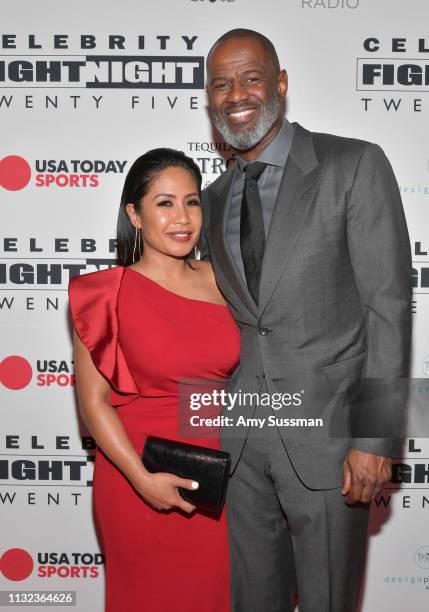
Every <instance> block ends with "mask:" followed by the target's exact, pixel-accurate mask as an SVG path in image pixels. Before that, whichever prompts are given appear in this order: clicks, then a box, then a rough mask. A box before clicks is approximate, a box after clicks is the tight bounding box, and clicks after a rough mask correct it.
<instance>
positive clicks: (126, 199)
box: [116, 148, 202, 266]
mask: <svg viewBox="0 0 429 612" xmlns="http://www.w3.org/2000/svg"><path fill="white" fill-rule="evenodd" d="M171 166H179V167H181V168H185V170H188V171H189V172H190V173H191V174H192V175H193V176H194V178H195V182H196V183H197V186H198V193H199V194H200V195H201V180H202V178H201V172H200V169H199V168H198V166H197V164H196V163H195V162H194V161H193V160H192V159H191V158H190V157H187V156H186V155H185V154H184V153H183V152H182V151H176V150H175V149H166V148H161V149H152V150H151V151H148V152H147V153H145V154H144V155H141V156H140V157H138V158H137V159H136V161H135V162H134V163H133V165H132V166H131V168H130V169H129V171H128V174H127V176H126V178H125V183H124V188H123V190H122V196H121V203H120V205H119V214H118V224H117V231H116V233H117V248H118V261H119V263H120V264H121V265H122V266H129V265H130V264H132V263H133V250H134V244H135V236H136V234H135V232H136V230H135V227H134V225H133V224H132V223H131V220H130V218H129V216H128V213H127V211H126V209H125V207H126V205H127V204H128V203H132V204H134V208H135V209H136V211H137V212H139V211H140V209H141V199H142V198H143V197H144V196H145V195H146V194H147V192H148V191H149V189H150V186H151V183H152V181H153V180H154V179H155V178H156V176H157V174H159V173H160V172H162V171H163V170H165V169H166V168H169V167H171ZM141 253H142V252H141V251H140V252H139V253H138V257H140V255H141ZM186 261H187V263H189V264H190V262H189V261H188V259H187V260H186Z"/></svg>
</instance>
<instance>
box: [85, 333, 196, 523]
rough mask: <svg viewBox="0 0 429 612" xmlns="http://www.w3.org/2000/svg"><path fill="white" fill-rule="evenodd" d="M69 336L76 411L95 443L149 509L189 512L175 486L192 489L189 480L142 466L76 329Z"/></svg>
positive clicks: (104, 382) (193, 486) (100, 376)
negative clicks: (72, 355)
mask: <svg viewBox="0 0 429 612" xmlns="http://www.w3.org/2000/svg"><path fill="white" fill-rule="evenodd" d="M73 338H74V365H75V375H76V389H77V395H78V400H79V411H80V414H81V416H82V419H83V420H84V422H85V424H86V426H87V427H88V430H89V431H90V433H91V435H92V436H93V437H94V439H95V441H96V443H97V445H98V446H99V447H100V448H101V449H102V450H103V452H104V453H105V454H106V455H107V456H108V457H109V459H111V460H112V461H113V463H114V464H115V465H116V466H117V467H118V468H119V469H120V470H121V472H122V473H123V474H124V475H125V476H126V478H128V480H129V481H130V483H131V484H132V485H133V487H134V488H135V489H136V491H137V492H138V493H139V494H140V495H141V496H142V497H143V498H144V499H145V501H146V502H148V503H149V504H150V505H151V506H152V507H153V508H155V509H157V510H168V509H170V508H172V507H174V506H176V507H178V508H181V509H182V510H184V511H185V512H192V511H193V510H194V509H195V507H194V506H192V505H191V504H189V503H188V502H186V501H185V500H184V499H183V498H182V497H181V495H180V494H179V492H178V490H177V487H179V486H180V487H183V488H185V489H190V490H194V489H195V488H197V487H195V485H193V484H192V483H193V481H192V480H187V479H184V478H179V477H178V476H175V475H174V474H166V473H158V474H151V473H150V472H148V471H147V470H146V469H145V467H144V466H143V463H142V461H141V458H140V457H139V455H138V453H137V451H136V449H135V448H134V446H133V445H132V443H131V440H130V439H129V437H128V434H127V432H126V431H125V428H124V426H123V425H122V422H121V420H120V419H119V417H118V415H117V414H116V411H115V409H114V408H113V407H112V406H111V405H110V404H109V401H108V398H109V392H110V389H111V388H110V385H109V383H108V382H107V380H106V379H105V378H104V377H103V376H102V374H100V372H99V371H98V370H97V368H96V367H95V365H94V363H93V361H92V359H91V355H90V353H89V351H88V349H87V348H86V346H85V345H84V343H83V342H82V340H81V339H80V338H79V335H78V334H77V333H76V331H74V334H73Z"/></svg>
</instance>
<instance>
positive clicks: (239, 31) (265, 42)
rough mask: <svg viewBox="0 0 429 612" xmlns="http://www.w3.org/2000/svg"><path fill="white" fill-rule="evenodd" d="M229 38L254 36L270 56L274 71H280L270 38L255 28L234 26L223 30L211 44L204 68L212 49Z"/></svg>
mask: <svg viewBox="0 0 429 612" xmlns="http://www.w3.org/2000/svg"><path fill="white" fill-rule="evenodd" d="M231 38H256V39H257V40H259V42H260V43H261V45H262V46H263V47H264V48H265V50H266V51H267V53H268V55H269V56H270V59H271V62H272V65H273V68H274V71H275V72H276V73H278V72H280V62H279V58H278V56H277V51H276V50H275V48H274V45H273V43H272V42H271V40H269V39H268V38H267V37H266V36H264V35H263V34H261V33H260V32H256V31H255V30H248V29H247V28H235V29H234V30H229V31H228V32H225V34H222V36H221V37H220V38H218V39H217V41H216V42H215V43H214V44H213V45H212V47H211V49H210V51H209V52H208V54H207V59H206V68H207V67H208V63H209V57H210V54H211V52H212V51H213V49H214V48H215V47H216V46H217V45H219V44H220V43H223V42H225V41H226V40H230V39H231Z"/></svg>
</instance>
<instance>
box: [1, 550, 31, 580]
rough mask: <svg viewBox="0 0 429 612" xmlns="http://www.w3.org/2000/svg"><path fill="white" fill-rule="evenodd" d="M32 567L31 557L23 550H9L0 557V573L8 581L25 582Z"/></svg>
mask: <svg viewBox="0 0 429 612" xmlns="http://www.w3.org/2000/svg"><path fill="white" fill-rule="evenodd" d="M33 567H34V563H33V559H32V557H31V555H30V554H29V553H28V552H27V551H26V550H24V549H23V548H10V549H9V550H7V551H6V552H5V553H4V554H3V556H2V557H0V572H1V573H2V574H3V576H5V578H8V579H9V580H25V579H26V578H28V576H29V575H30V574H31V572H32V571H33Z"/></svg>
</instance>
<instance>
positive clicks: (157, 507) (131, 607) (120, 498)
mask: <svg viewBox="0 0 429 612" xmlns="http://www.w3.org/2000/svg"><path fill="white" fill-rule="evenodd" d="M200 188H201V174H200V172H199V169H198V167H197V166H196V165H195V164H194V162H193V161H192V160H191V159H189V158H187V157H186V156H185V155H184V154H183V153H180V152H177V151H173V150H171V149H155V150H154V151H150V152H149V153H147V154H145V155H143V156H141V157H140V158H138V159H137V160H136V162H135V163H134V164H133V166H132V167H131V169H130V171H129V173H128V175H127V178H126V180H125V185H124V190H123V194H122V199H121V204H120V211H119V217H118V254H119V261H120V263H121V264H122V265H120V266H117V267H115V268H111V269H108V270H102V271H99V272H93V273H90V274H86V275H83V276H76V277H74V278H73V279H72V280H71V281H70V284H69V299H70V307H71V313H72V319H73V323H74V327H75V333H74V355H75V356H74V359H75V371H76V384H77V392H78V399H79V406H80V412H81V414H82V418H83V420H84V421H85V423H86V424H87V426H88V429H89V430H90V432H91V433H92V435H93V436H94V438H95V440H96V442H97V450H96V457H95V468H94V510H95V517H96V521H97V526H98V529H99V532H100V536H101V545H102V548H103V551H104V553H105V559H106V567H105V578H106V606H105V610H106V612H140V611H141V612H185V611H186V612H229V610H230V601H229V590H230V585H229V557H228V540H227V528H226V513H225V511H223V512H222V514H221V515H220V516H219V517H216V518H213V517H209V516H206V515H203V514H201V513H199V512H196V511H195V509H194V507H193V506H192V505H191V504H189V503H187V502H186V501H185V500H184V499H183V498H182V497H181V496H180V494H179V492H178V487H179V486H180V487H184V488H187V489H192V488H195V487H197V486H198V485H197V484H196V483H194V482H192V481H190V480H185V479H182V478H179V477H177V476H174V475H172V474H169V473H158V474H150V473H149V472H147V471H146V469H145V468H144V467H143V464H142V462H141V453H142V450H143V446H144V443H145V439H146V437H147V436H148V435H158V436H162V437H165V438H170V439H174V440H181V441H185V442H190V443H193V444H199V445H201V446H207V447H211V448H220V442H219V436H218V435H210V436H208V435H206V437H204V438H198V439H195V438H190V437H189V438H187V437H183V436H181V435H180V433H179V430H178V384H179V382H180V380H181V379H189V378H202V379H211V380H213V379H214V380H227V379H228V378H229V376H230V375H231V374H232V372H233V370H234V369H235V367H236V366H237V364H238V360H239V353H240V336H239V330H238V328H237V327H236V325H235V323H234V320H233V318H232V315H231V314H230V312H229V309H228V307H227V306H226V304H225V300H224V299H223V296H222V295H221V293H220V292H219V290H218V288H217V286H216V282H215V279H214V274H213V271H212V268H211V265H210V264H209V263H207V262H200V261H197V260H192V259H190V253H191V252H192V251H193V249H194V247H195V245H196V243H197V241H198V238H199V235H200V232H201V226H202V218H201V207H200Z"/></svg>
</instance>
